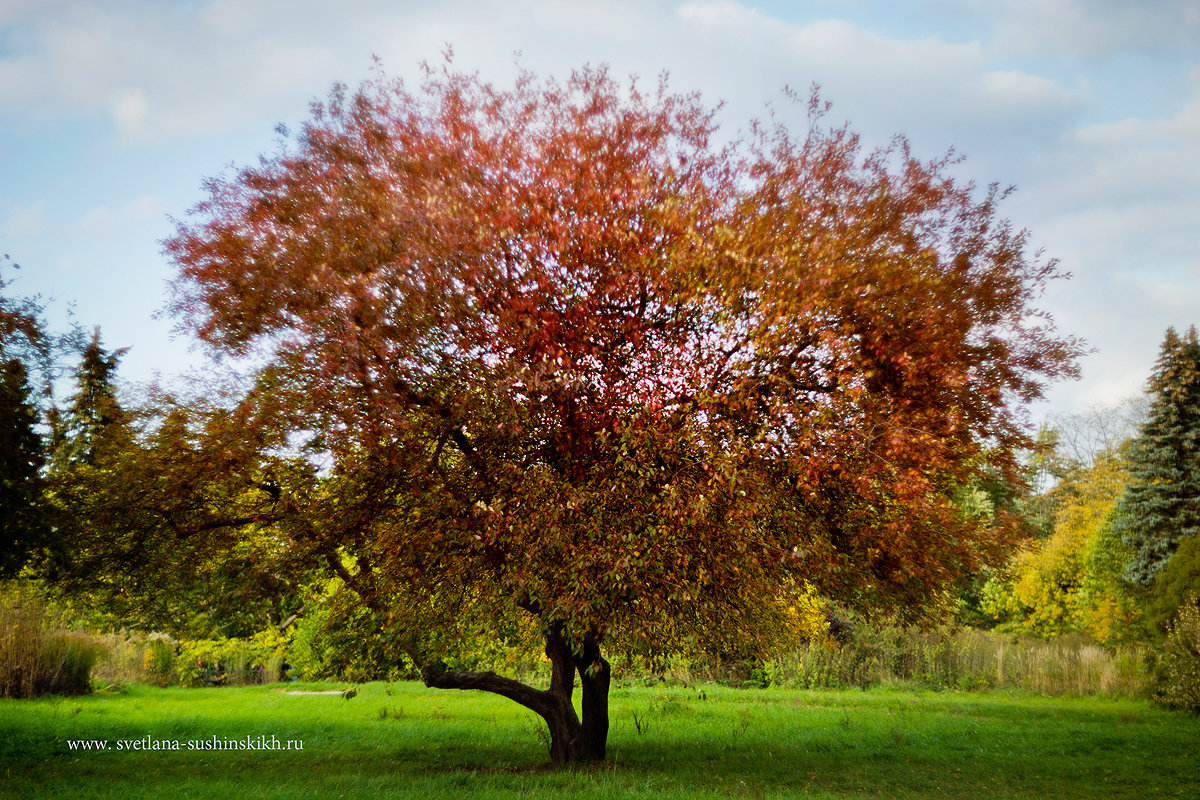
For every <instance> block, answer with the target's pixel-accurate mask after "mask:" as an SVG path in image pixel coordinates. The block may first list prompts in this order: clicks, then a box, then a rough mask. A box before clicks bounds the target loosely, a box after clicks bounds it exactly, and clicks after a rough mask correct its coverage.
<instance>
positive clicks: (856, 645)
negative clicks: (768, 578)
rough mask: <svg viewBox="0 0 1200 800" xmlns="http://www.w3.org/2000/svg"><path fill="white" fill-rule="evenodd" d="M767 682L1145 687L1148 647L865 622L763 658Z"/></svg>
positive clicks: (1046, 690) (1125, 690) (1054, 690)
mask: <svg viewBox="0 0 1200 800" xmlns="http://www.w3.org/2000/svg"><path fill="white" fill-rule="evenodd" d="M762 670H763V675H762V678H763V682H764V683H769V684H773V685H778V686H786V687H791V688H814V689H815V688H846V687H853V686H857V687H863V688H865V687H867V686H872V685H876V684H917V685H923V686H930V687H935V688H950V689H984V688H992V689H1026V690H1029V691H1034V692H1040V693H1042V694H1048V695H1063V694H1072V695H1102V696H1109V697H1129V696H1139V695H1144V694H1145V693H1146V691H1147V688H1148V686H1149V683H1150V677H1151V676H1150V671H1149V668H1148V666H1147V650H1146V648H1144V647H1140V646H1130V647H1123V648H1117V649H1115V650H1108V649H1105V648H1103V647H1100V646H1099V645H1096V644H1094V643H1092V642H1090V641H1088V640H1086V639H1082V638H1062V639H1057V640H1052V641H1040V640H1035V639H1014V638H1011V637H1005V636H1001V635H997V634H993V633H989V632H986V631H979V630H974V629H949V628H943V629H938V630H932V631H918V630H907V629H901V628H883V629H865V630H860V631H859V632H857V633H856V634H855V636H854V637H853V638H852V640H851V641H849V642H847V643H845V644H841V645H835V644H829V643H813V644H810V645H808V646H806V647H802V648H800V649H798V650H796V651H794V652H792V653H788V654H785V655H781V656H779V657H778V658H775V659H771V660H769V661H767V662H765V663H764V664H763V667H762Z"/></svg>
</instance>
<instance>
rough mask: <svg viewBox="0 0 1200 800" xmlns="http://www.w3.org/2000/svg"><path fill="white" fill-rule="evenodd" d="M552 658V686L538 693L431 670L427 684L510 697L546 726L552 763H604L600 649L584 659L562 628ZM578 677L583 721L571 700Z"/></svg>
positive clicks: (604, 681)
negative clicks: (574, 648)
mask: <svg viewBox="0 0 1200 800" xmlns="http://www.w3.org/2000/svg"><path fill="white" fill-rule="evenodd" d="M546 657H547V658H549V659H550V667H551V674H550V687H549V688H548V689H544V690H543V689H535V688H533V687H532V686H526V685H525V684H523V683H521V682H520V681H515V680H513V679H511V678H505V677H502V676H500V675H497V674H496V673H494V672H464V671H460V670H452V671H446V670H441V669H436V668H433V667H427V668H426V669H425V670H424V675H423V677H424V679H425V685H426V686H430V687H433V688H437V689H478V690H480V691H484V692H492V693H494V694H499V695H502V696H504V697H507V698H509V699H510V700H513V701H515V702H517V703H520V704H521V705H523V706H525V707H526V708H528V709H530V710H531V711H533V712H534V713H536V714H537V715H538V716H540V717H541V718H542V719H543V720H545V722H546V727H547V729H548V730H549V733H550V760H551V761H552V762H553V763H554V764H557V765H562V764H571V763H574V762H578V761H600V760H603V759H604V757H605V753H606V751H607V746H608V687H609V682H610V679H611V674H612V673H611V669H610V668H609V664H608V662H607V661H605V660H604V657H603V656H601V655H600V646H599V645H598V644H586V645H585V646H584V648H583V651H582V652H581V653H579V654H576V653H573V652H572V651H571V646H570V645H569V644H568V643H567V640H566V638H565V637H564V636H563V634H562V631H561V629H558V628H555V629H552V630H551V631H550V632H549V633H547V634H546ZM576 672H578V674H579V681H580V686H581V687H582V690H583V704H582V709H583V719H582V721H581V720H580V717H579V715H578V714H576V713H575V706H574V704H573V703H572V701H571V695H572V693H573V692H574V687H575V674H576Z"/></svg>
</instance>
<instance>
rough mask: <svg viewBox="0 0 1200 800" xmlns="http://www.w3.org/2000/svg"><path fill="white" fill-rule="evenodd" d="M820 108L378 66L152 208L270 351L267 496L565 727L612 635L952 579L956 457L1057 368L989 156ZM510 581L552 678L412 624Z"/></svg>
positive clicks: (765, 626) (998, 429)
mask: <svg viewBox="0 0 1200 800" xmlns="http://www.w3.org/2000/svg"><path fill="white" fill-rule="evenodd" d="M827 111H828V106H827V105H825V104H824V103H822V102H821V101H820V100H819V99H818V98H817V97H816V96H815V93H814V96H813V97H812V98H811V99H810V101H809V126H808V130H807V133H806V134H805V135H804V136H802V137H799V138H795V137H793V135H792V134H791V132H790V131H789V130H788V129H787V128H786V127H784V126H782V125H780V126H775V127H764V126H758V125H754V126H752V127H751V128H750V130H749V132H748V133H747V134H746V136H745V138H743V139H741V140H739V141H738V142H737V143H735V144H732V145H729V146H726V147H719V146H718V145H716V144H715V142H716V140H717V138H718V130H717V126H716V123H715V117H714V112H713V111H712V110H711V109H709V108H706V107H705V106H704V105H703V104H702V102H701V101H700V99H699V98H698V97H694V96H679V95H676V94H673V93H671V92H670V91H669V89H668V87H667V85H666V82H665V80H664V81H663V82H660V84H659V86H658V89H657V91H653V92H649V93H647V92H645V91H644V90H643V89H642V88H641V87H640V86H639V85H638V84H637V83H636V82H631V83H630V85H629V86H627V87H625V88H622V87H621V86H619V85H618V84H617V82H616V81H614V80H613V79H612V78H611V77H610V76H609V74H608V73H607V72H606V71H605V70H603V69H590V68H589V69H583V70H580V71H577V72H575V73H573V74H572V76H571V77H570V78H569V80H567V81H566V82H565V83H559V82H556V81H553V80H546V81H539V80H537V79H536V78H534V77H533V76H531V75H528V74H523V75H521V76H520V77H519V78H518V80H517V81H516V82H515V84H514V86H513V88H511V89H506V90H502V89H499V88H496V87H495V86H492V85H490V84H486V83H484V82H482V81H480V80H479V79H478V78H476V77H472V76H469V75H463V74H459V73H457V72H455V71H454V70H453V68H452V67H451V66H446V67H444V68H442V69H441V70H433V69H427V70H426V73H425V78H424V80H423V82H422V83H421V85H420V87H419V88H418V89H417V90H415V91H412V90H410V89H409V88H408V87H407V86H406V85H405V84H403V83H402V82H400V81H393V80H391V79H389V78H387V77H385V76H383V75H378V76H376V77H375V78H374V79H372V80H371V81H369V82H368V83H366V84H364V85H363V86H362V87H361V88H360V89H359V90H358V91H356V92H353V93H349V92H347V90H346V89H345V88H344V87H337V88H335V90H334V91H333V92H332V94H331V95H330V98H329V100H328V102H325V103H318V104H315V105H314V108H313V114H312V117H311V119H310V120H309V122H308V123H306V124H305V126H304V127H303V129H302V131H301V132H300V133H299V134H298V137H297V139H296V141H295V142H293V143H291V144H288V143H286V142H284V143H282V146H281V152H280V153H279V154H278V155H276V156H274V157H271V158H266V159H264V160H262V162H261V163H260V164H259V165H258V166H253V167H247V168H245V169H242V170H241V171H240V172H238V173H237V174H236V175H233V176H228V177H221V178H216V179H212V180H210V181H208V182H207V183H206V190H207V195H208V196H207V199H206V200H204V201H203V202H202V203H200V204H199V205H198V206H197V207H196V208H194V209H193V210H192V211H191V213H190V215H189V216H188V217H187V218H186V219H184V220H180V221H177V227H176V232H175V234H174V236H172V237H171V238H170V239H169V240H167V241H166V242H165V251H166V253H167V254H168V255H169V257H170V258H171V259H172V260H173V261H174V263H175V264H176V265H177V267H178V269H179V277H178V279H177V280H176V282H175V284H174V291H175V295H174V299H173V301H172V308H173V310H174V311H175V312H176V313H177V314H178V315H180V318H181V319H182V320H183V322H184V324H185V325H187V326H188V327H190V328H191V329H192V330H194V331H195V332H196V333H197V334H198V335H199V337H200V338H201V339H202V340H204V341H206V342H208V343H209V344H211V345H212V346H213V347H214V348H216V349H217V350H218V351H221V352H224V353H226V354H231V355H234V356H253V357H254V359H255V361H256V363H258V364H261V367H260V368H259V369H258V370H257V380H256V384H255V386H254V388H253V389H252V390H250V391H249V392H248V393H247V395H246V397H245V399H244V401H243V403H242V404H241V406H240V407H239V408H238V410H237V414H236V416H237V418H238V419H240V420H241V421H242V423H243V424H244V425H246V426H247V431H248V433H247V435H248V436H252V437H253V438H255V439H256V441H259V442H260V443H261V444H262V446H264V447H266V448H267V449H268V450H271V449H272V448H273V449H274V451H275V452H280V451H285V450H286V451H291V452H295V451H296V450H297V449H298V448H299V449H300V450H302V452H304V453H306V454H307V456H308V457H309V458H310V459H311V460H312V462H313V463H314V465H317V466H319V468H320V469H322V470H323V471H324V473H323V475H324V477H323V480H322V482H321V490H320V491H319V492H312V493H309V494H307V495H305V496H302V497H300V496H291V495H290V494H289V493H288V492H283V493H282V494H281V496H280V498H279V501H278V504H277V513H278V517H277V523H276V524H277V525H278V526H279V529H280V530H281V531H286V532H287V533H286V535H287V537H288V538H289V539H290V540H291V541H292V542H294V543H296V545H297V546H298V547H305V548H309V549H310V551H311V552H314V553H321V554H323V557H324V560H325V563H326V564H327V566H328V568H329V569H330V571H331V572H333V573H334V574H336V575H338V576H339V577H341V578H342V580H343V581H344V582H345V584H346V585H347V586H349V587H350V588H351V589H353V590H354V591H355V592H356V593H357V595H358V596H359V597H360V598H361V599H362V602H363V603H365V604H367V605H369V606H371V607H373V608H375V609H376V610H377V611H379V612H380V613H384V614H387V615H388V617H389V618H390V619H391V621H392V624H393V625H394V626H396V628H397V629H398V630H402V631H404V632H405V637H404V638H405V641H407V642H408V644H407V645H406V647H407V648H408V655H409V656H410V657H411V658H412V659H413V661H414V662H415V663H417V664H419V665H421V667H422V668H423V675H424V680H425V682H426V683H427V684H428V685H429V686H431V687H439V688H458V689H480V690H484V691H490V692H495V693H499V694H501V695H504V696H506V697H509V698H511V699H513V700H515V701H516V702H518V703H521V704H522V705H524V706H526V707H528V708H530V709H532V710H533V711H535V712H536V713H538V714H539V715H540V716H541V717H542V718H543V719H544V720H545V721H546V723H547V725H548V727H549V730H550V740H551V746H550V750H551V756H552V758H553V760H554V761H555V762H557V763H563V762H568V761H574V760H579V759H595V758H603V757H604V754H605V742H606V738H607V729H608V710H607V709H608V699H607V698H608V684H609V679H610V669H609V666H608V662H607V661H606V659H605V658H604V655H603V652H602V647H607V646H612V645H617V646H621V645H627V644H631V643H638V644H639V645H640V646H643V647H658V648H668V647H671V646H678V645H679V644H680V643H681V642H688V643H691V644H693V645H694V644H697V643H699V644H703V645H707V646H711V647H714V648H728V651H735V650H736V651H737V652H755V651H760V650H762V649H764V648H768V647H770V646H772V645H773V644H775V645H777V644H778V643H779V640H780V636H781V635H782V634H781V632H786V631H787V630H788V625H789V622H788V619H789V617H788V607H789V605H794V604H792V603H789V597H796V596H801V595H803V596H807V593H808V592H809V591H810V590H816V591H819V592H821V593H822V594H824V595H825V596H827V597H830V598H834V599H836V600H838V601H840V602H844V603H847V604H849V605H852V606H859V607H865V606H870V605H878V604H883V605H885V606H887V607H888V608H892V609H895V610H897V611H898V612H899V613H905V614H912V613H918V612H919V611H920V610H921V609H922V608H927V607H928V606H929V604H930V601H931V598H939V597H943V596H944V593H943V591H942V590H943V589H944V588H946V587H947V586H948V585H949V584H950V583H951V582H953V581H954V580H955V579H956V578H957V577H958V576H960V575H961V574H962V573H963V572H964V571H966V570H969V569H970V568H972V567H973V566H974V565H975V564H976V563H977V562H978V561H979V560H980V559H981V558H985V557H986V556H987V554H988V553H989V545H990V542H989V538H988V533H987V529H986V527H985V526H983V525H980V524H978V523H977V522H976V521H975V520H973V519H967V518H965V517H964V516H963V515H962V514H960V513H959V511H958V507H957V506H955V504H954V503H953V501H952V498H951V494H952V493H953V491H954V489H955V487H957V486H962V485H966V484H969V483H970V482H971V480H972V479H974V478H976V477H978V476H979V471H980V469H981V467H980V465H981V464H982V463H983V460H984V459H982V458H981V455H982V454H983V452H984V451H985V450H986V452H987V456H988V458H987V461H988V462H989V463H990V464H991V465H993V467H994V468H995V467H997V466H998V468H1000V469H1002V470H1004V471H1005V472H1006V473H1009V474H1012V475H1014V476H1015V474H1016V469H1017V465H1016V462H1015V459H1014V458H1013V453H1014V451H1015V449H1016V448H1018V447H1021V446H1024V445H1027V444H1028V443H1029V441H1028V433H1027V431H1026V429H1025V427H1024V425H1023V424H1022V423H1021V417H1020V415H1019V412H1018V410H1017V408H1016V406H1017V405H1019V404H1020V403H1021V402H1023V401H1027V400H1030V399H1032V398H1035V397H1037V396H1039V395H1040V393H1041V391H1042V389H1043V386H1044V384H1045V382H1046V381H1047V380H1050V379H1053V378H1056V377H1058V376H1061V375H1064V374H1070V373H1071V372H1072V371H1073V368H1074V367H1073V363H1074V358H1075V357H1076V356H1077V355H1078V353H1079V351H1080V348H1079V344H1078V343H1077V342H1076V341H1075V340H1073V339H1070V338H1061V337H1059V336H1058V335H1057V334H1056V333H1055V331H1054V329H1053V326H1052V324H1051V323H1050V321H1049V320H1048V319H1047V318H1046V317H1045V316H1044V315H1043V314H1041V313H1040V312H1038V311H1037V310H1036V309H1035V308H1034V306H1033V302H1034V301H1035V299H1036V297H1037V295H1038V294H1039V292H1040V291H1041V290H1042V288H1043V287H1044V285H1045V284H1046V283H1047V282H1048V281H1050V280H1052V279H1054V278H1055V277H1057V276H1058V272H1057V270H1056V269H1055V265H1054V263H1053V262H1043V261H1042V260H1040V258H1039V257H1038V256H1036V255H1030V254H1029V253H1028V252H1027V248H1026V236H1025V234H1024V233H1023V232H1019V231H1016V230H1014V229H1013V228H1012V226H1011V225H1010V224H1009V223H1008V222H1007V221H1004V220H1002V219H1000V218H998V217H997V205H998V203H999V202H1000V201H1001V200H1002V198H1003V197H1004V195H1005V192H1003V191H1001V190H999V189H997V188H996V187H991V188H990V189H988V190H987V191H984V192H982V193H980V192H979V191H977V190H976V189H975V187H974V186H973V185H970V184H966V185H963V184H960V183H958V182H956V180H955V179H954V178H952V177H951V176H950V174H949V173H950V172H951V169H952V167H953V166H954V165H955V164H956V163H957V162H956V159H954V158H953V157H950V156H947V157H945V158H941V159H937V160H934V161H930V162H923V161H920V160H918V159H917V158H916V157H914V156H913V155H912V153H911V151H910V148H909V145H908V143H907V142H906V141H905V140H903V139H899V138H898V139H896V140H895V141H894V142H893V143H892V144H891V145H889V146H888V147H885V148H882V149H879V150H875V151H868V150H867V149H866V148H865V147H864V146H863V145H862V143H861V142H860V140H859V138H858V137H857V136H856V135H855V134H854V133H852V132H851V131H850V130H849V128H848V127H845V126H842V127H829V126H826V125H825V122H824V119H825V116H826V114H827ZM521 615H531V616H532V617H533V618H535V619H536V620H537V622H538V624H539V626H540V628H541V631H542V634H543V636H544V639H545V652H546V655H547V658H548V659H549V661H550V665H551V671H552V674H551V678H550V683H549V687H548V688H547V689H545V690H541V689H537V688H534V687H531V686H527V685H525V684H523V683H520V682H518V681H515V680H511V679H508V678H505V677H502V676H498V675H495V674H492V673H477V672H468V671H462V670H448V669H445V668H444V665H443V664H441V663H439V661H438V660H437V649H436V645H437V644H438V643H439V642H442V641H444V638H443V637H444V636H445V635H447V634H450V635H452V634H453V631H454V630H455V629H456V627H457V624H458V623H461V622H463V621H464V620H470V621H472V623H474V622H475V621H478V620H485V621H490V622H491V624H492V625H493V628H494V629H498V628H500V627H501V626H503V625H505V624H508V623H509V622H511V621H512V620H513V619H514V618H517V617H519V616H521ZM576 679H578V682H579V684H580V686H581V689H582V719H581V718H580V717H579V716H578V715H577V714H576V712H575V709H574V707H573V705H572V702H571V697H572V694H573V687H574V684H575V681H576Z"/></svg>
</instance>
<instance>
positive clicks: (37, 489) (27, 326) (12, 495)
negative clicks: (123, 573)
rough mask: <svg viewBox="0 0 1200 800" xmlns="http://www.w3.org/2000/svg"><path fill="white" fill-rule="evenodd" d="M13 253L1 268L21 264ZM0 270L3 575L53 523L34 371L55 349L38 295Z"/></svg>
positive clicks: (0, 558)
mask: <svg viewBox="0 0 1200 800" xmlns="http://www.w3.org/2000/svg"><path fill="white" fill-rule="evenodd" d="M11 262H12V260H11V258H9V256H8V254H7V253H5V254H2V255H0V267H9V266H12V267H13V268H18V267H17V265H15V264H12V263H11ZM10 285H11V281H10V280H8V279H7V278H5V277H4V276H3V275H2V274H0V577H7V576H10V575H13V574H15V573H16V572H17V571H18V570H20V568H21V566H22V565H23V564H24V563H25V561H26V559H27V558H28V556H29V553H30V551H31V550H32V549H33V548H34V547H36V546H37V543H38V542H39V541H41V539H42V537H43V535H44V533H45V531H46V529H47V527H48V525H47V522H46V515H45V506H44V504H43V502H42V477H41V469H42V466H43V464H44V463H45V450H44V446H43V443H42V440H41V437H40V436H39V435H38V430H37V425H38V408H37V403H36V401H35V398H34V396H33V394H32V392H31V391H30V383H29V377H30V369H31V367H32V369H33V370H34V371H35V373H36V372H37V371H38V368H39V367H41V371H42V372H43V373H44V372H45V371H46V365H47V364H48V363H49V361H50V359H51V356H52V353H53V352H54V343H53V341H52V337H50V336H48V335H47V334H46V329H45V325H44V324H43V322H42V318H41V312H42V307H41V305H40V304H39V303H38V300H37V298H29V297H16V296H13V295H12V294H10V293H9V287H10Z"/></svg>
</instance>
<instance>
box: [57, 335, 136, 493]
mask: <svg viewBox="0 0 1200 800" xmlns="http://www.w3.org/2000/svg"><path fill="white" fill-rule="evenodd" d="M127 351H128V348H121V349H120V350H117V351H115V352H112V353H108V352H106V351H105V350H104V347H103V346H102V345H101V344H100V329H99V328H96V329H95V330H93V331H92V338H91V341H90V342H89V343H88V345H87V347H85V348H84V349H83V354H82V357H81V358H80V361H79V366H78V367H76V369H75V374H74V378H75V387H76V392H75V395H74V396H73V397H72V398H71V403H70V405H69V406H68V407H67V411H66V413H65V414H58V413H57V412H56V413H54V414H53V415H51V417H50V423H51V428H52V430H51V439H52V446H53V452H52V462H53V467H54V469H55V470H58V471H61V470H66V469H69V468H71V467H73V466H78V465H81V464H92V463H94V462H95V459H96V452H97V450H98V448H99V447H100V441H101V439H102V438H103V437H105V436H107V435H111V434H113V433H114V432H116V431H117V430H119V425H120V423H122V422H123V421H124V417H125V414H124V411H123V410H122V409H121V404H120V402H119V401H118V400H117V392H116V387H115V386H114V385H113V375H114V374H115V373H116V369H117V363H118V362H119V361H120V360H121V356H123V355H125V353H126V352H127Z"/></svg>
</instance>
